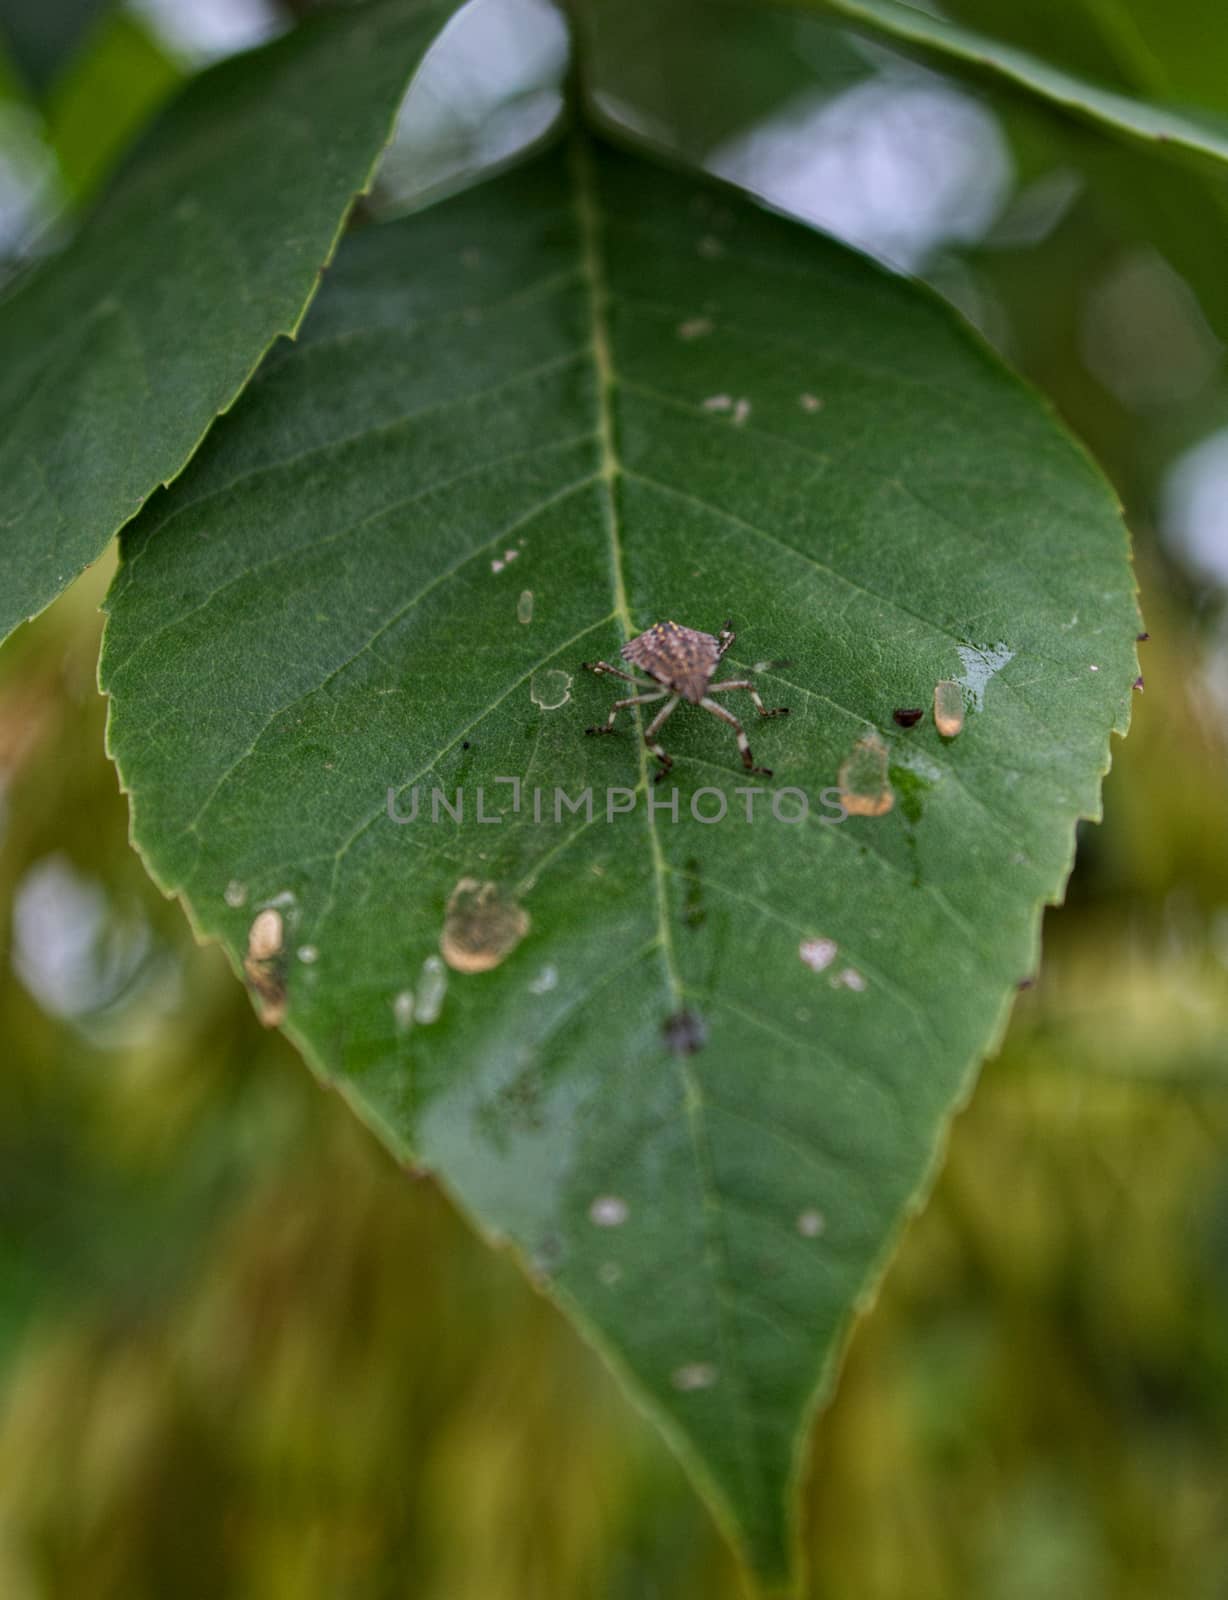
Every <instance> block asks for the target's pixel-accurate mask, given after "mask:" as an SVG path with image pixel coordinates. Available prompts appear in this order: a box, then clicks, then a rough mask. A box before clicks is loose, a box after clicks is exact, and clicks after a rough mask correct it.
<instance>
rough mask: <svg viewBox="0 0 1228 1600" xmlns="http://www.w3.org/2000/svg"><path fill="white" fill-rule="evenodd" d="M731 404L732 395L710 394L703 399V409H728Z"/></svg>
mask: <svg viewBox="0 0 1228 1600" xmlns="http://www.w3.org/2000/svg"><path fill="white" fill-rule="evenodd" d="M732 406H733V397H732V396H731V395H727V394H710V395H709V396H708V398H707V399H706V400H705V401H704V410H705V411H729V410H730V409H731V408H732Z"/></svg>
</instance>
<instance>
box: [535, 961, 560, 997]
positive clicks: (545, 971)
mask: <svg viewBox="0 0 1228 1600" xmlns="http://www.w3.org/2000/svg"><path fill="white" fill-rule="evenodd" d="M558 982H559V969H558V968H557V967H543V968H542V969H541V971H540V972H539V973H538V974H537V976H536V978H534V979H533V982H532V983H531V984H530V985H529V993H530V994H549V993H550V991H551V989H557V988H558Z"/></svg>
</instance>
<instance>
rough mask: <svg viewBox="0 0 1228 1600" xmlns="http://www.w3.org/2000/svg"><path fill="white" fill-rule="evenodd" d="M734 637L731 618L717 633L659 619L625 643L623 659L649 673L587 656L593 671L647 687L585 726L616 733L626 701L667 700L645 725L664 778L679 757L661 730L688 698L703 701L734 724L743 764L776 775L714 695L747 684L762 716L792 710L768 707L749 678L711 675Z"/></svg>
mask: <svg viewBox="0 0 1228 1600" xmlns="http://www.w3.org/2000/svg"><path fill="white" fill-rule="evenodd" d="M735 637H736V635H735V634H734V632H733V624H732V622H727V623H726V624H725V626H724V627H723V628H722V629H721V631H720V633H719V634H717V635H713V634H711V633H701V632H700V631H699V630H698V629H697V628H684V627H683V626H682V625H681V624H680V623H677V622H654V623H653V625H652V627H651V628H648V629H647V630H646V631H645V632H643V633H641V634H638V635H637V636H636V637H635V638H634V639H630V640H628V642H627V643H626V644H625V645H624V646H623V648H622V658H623V660H624V661H629V662H630V663H631V665H632V666H633V667H638V668H639V669H640V671H641V672H642V673H645V674H647V679H645V678H637V677H636V676H635V675H634V674H633V673H630V672H623V671H622V670H621V669H620V668H618V667H612V666H610V664H609V663H608V662H606V661H586V662H585V663H584V666H585V667H586V668H587V669H588V671H590V672H596V673H606V674H608V675H609V676H610V677H614V678H622V679H623V680H624V681H625V682H626V683H629V684H631V685H632V686H633V687H634V688H635V689H636V690H647V691H648V692H647V693H636V694H632V695H628V696H627V697H626V698H625V699H623V700H616V701H615V702H614V704H613V706H612V707H611V708H610V715H609V717H608V718H607V719H606V721H605V722H604V723H600V724H598V725H597V726H596V727H592V728H586V729H585V730H584V731H585V732H586V733H613V732H614V731H615V729H614V719H615V718H616V717H617V716H618V713H619V712H620V711H622V710H623V709H624V708H625V707H628V706H648V705H655V704H656V703H657V702H658V701H661V700H664V701H665V704H664V705H663V706H662V707H661V709H660V711H658V712H657V713H656V715H655V716H654V717H653V719H652V721H651V722H650V723H649V724H648V726H647V727H646V728H645V729H644V743H645V744H646V745H647V746H648V748H649V749H650V750H651V751H652V753H653V755H654V756H656V758H657V760H658V762H659V763H660V766H659V767H658V768H657V772H656V775H655V777H654V778H653V782H654V783H660V781H661V779H662V778H663V777H664V776H665V774H666V773H667V772H668V771H669V769H670V768H671V767H672V766H673V764H674V763H673V760H672V758H671V757H670V756H668V755H666V753H665V751H664V750H663V749H662V748H661V744H660V742H659V741H658V739H657V735H658V733H659V732H660V731H661V728H662V727H663V725H664V723H665V721H666V719H667V718H668V717H670V716H672V715H673V713H674V711H675V710H676V709H677V708H678V706H679V705H680V704H681V703H682V701H684V700H688V701H689V702H690V703H691V704H692V705H694V706H701V707H702V708H703V710H705V711H710V712H711V713H712V715H713V716H714V717H719V718H720V719H721V721H722V722H726V723H728V724H729V726H730V727H731V728H732V729H733V731H734V733H735V735H736V736H737V741H738V749H739V750H740V751H741V753H742V765H743V766H744V767H745V768H746V770H747V772H757V773H758V774H759V775H760V776H761V777H764V778H770V777H771V776H772V772H771V768H770V767H757V766H756V765H755V762H754V757H753V756H752V755H751V753H750V741H749V740H748V739H747V737H746V733H745V731H744V729H743V727H742V724H741V723H740V722H739V721H738V719H737V717H735V716H734V715H733V713H732V712H731V711H727V710H726V709H725V707H724V706H723V705H721V704H719V702H718V701H716V700H714V699H713V696H714V695H718V694H727V693H728V692H729V691H730V690H731V689H744V690H745V691H746V692H747V694H749V695H750V698H751V701H752V703H753V705H754V707H755V710H756V711H757V712H758V713H759V715H760V716H761V717H783V716H787V715H788V712H789V708H788V706H777V707H776V708H775V709H774V710H771V711H769V710H768V708H767V706H765V705H764V703H763V701H762V700H761V699H760V698H759V691H758V690H757V689H756V688H755V686H754V684H753V683H751V681H750V680H749V678H728V679H726V680H725V682H723V683H713V682H712V676H713V674H714V673H715V671H716V669H717V667H718V666H720V663H721V658H722V657H723V656H724V654H725V652H726V651H727V650H728V649H729V647H730V645H731V644H732V643H733V641H734V639H735Z"/></svg>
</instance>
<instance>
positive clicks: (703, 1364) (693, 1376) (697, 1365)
mask: <svg viewBox="0 0 1228 1600" xmlns="http://www.w3.org/2000/svg"><path fill="white" fill-rule="evenodd" d="M717 1376H718V1374H717V1370H716V1368H715V1367H714V1366H713V1364H712V1362H711V1361H688V1362H687V1364H686V1365H685V1366H684V1367H675V1368H674V1370H673V1372H672V1373H671V1374H670V1382H671V1383H672V1384H673V1386H674V1388H675V1389H681V1390H682V1392H683V1393H684V1394H686V1393H689V1392H690V1391H691V1390H692V1389H710V1388H711V1387H712V1385H713V1384H714V1383H715V1382H716V1380H717Z"/></svg>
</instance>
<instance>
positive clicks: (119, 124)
mask: <svg viewBox="0 0 1228 1600" xmlns="http://www.w3.org/2000/svg"><path fill="white" fill-rule="evenodd" d="M182 81H183V73H182V71H181V69H180V68H179V66H178V64H177V63H176V62H175V61H174V60H173V59H172V58H171V57H170V56H169V55H168V54H167V53H166V51H165V50H164V49H163V48H162V46H161V44H160V43H159V42H158V40H157V39H156V38H155V36H154V35H153V34H152V33H151V32H150V31H149V29H148V28H147V27H146V26H145V24H144V22H143V21H142V20H141V18H140V17H136V16H130V15H129V14H128V13H127V12H125V11H113V12H111V13H110V14H109V15H108V16H107V17H106V18H105V19H104V21H103V22H102V23H101V25H100V26H99V27H98V28H96V29H95V30H94V31H93V33H92V34H91V36H90V38H89V40H88V42H87V43H86V45H85V46H84V47H83V48H82V49H81V50H79V51H78V52H77V54H76V55H75V56H74V57H73V59H72V61H71V62H70V63H69V64H68V66H67V68H66V69H65V70H64V71H63V72H62V73H60V75H59V76H58V77H57V79H56V82H55V86H54V88H53V89H52V92H51V94H50V95H49V96H48V98H47V108H46V109H47V137H48V138H49V140H50V141H51V143H52V145H53V146H54V147H55V153H56V156H57V158H58V160H59V164H60V176H61V178H62V179H63V182H64V186H65V189H66V190H67V191H68V193H69V194H70V195H71V196H72V197H73V200H74V201H75V202H76V203H78V204H79V203H81V202H82V201H83V200H84V199H85V198H86V197H92V196H93V194H94V193H95V192H96V191H97V190H98V188H99V187H100V186H101V185H102V184H104V183H105V182H106V179H107V178H108V177H109V175H110V174H111V172H112V171H113V170H114V168H115V165H116V163H117V162H118V161H119V159H120V158H121V157H122V156H123V154H124V152H125V151H126V150H127V148H128V146H129V145H130V143H131V142H132V140H133V139H134V138H135V137H136V136H137V135H139V134H140V132H141V130H142V129H143V128H145V127H146V126H147V124H148V122H149V119H150V117H151V116H152V115H153V114H154V112H155V111H156V110H157V109H158V107H160V106H161V105H163V104H164V103H165V102H166V101H167V100H168V99H169V98H170V96H171V94H172V93H173V92H174V91H175V89H177V88H178V87H179V85H180V84H181V82H182Z"/></svg>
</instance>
